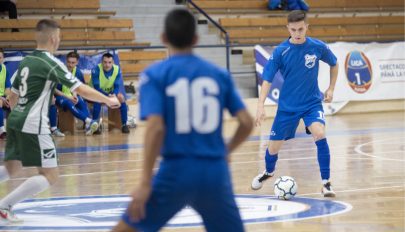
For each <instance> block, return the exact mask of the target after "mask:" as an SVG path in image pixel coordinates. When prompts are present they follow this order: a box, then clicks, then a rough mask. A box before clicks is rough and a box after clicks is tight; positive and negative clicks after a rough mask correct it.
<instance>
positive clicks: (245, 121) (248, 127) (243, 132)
mask: <svg viewBox="0 0 405 232" xmlns="http://www.w3.org/2000/svg"><path fill="white" fill-rule="evenodd" d="M236 120H238V122H239V126H238V128H237V129H236V131H235V134H234V135H233V136H232V138H231V140H230V142H229V143H228V153H232V152H233V151H234V150H235V149H236V148H237V147H238V146H239V145H240V144H241V143H242V142H243V141H245V139H246V138H247V137H248V136H249V134H250V132H251V131H252V128H253V118H252V116H251V115H250V114H249V112H248V111H247V110H246V109H243V110H240V111H239V112H238V113H236Z"/></svg>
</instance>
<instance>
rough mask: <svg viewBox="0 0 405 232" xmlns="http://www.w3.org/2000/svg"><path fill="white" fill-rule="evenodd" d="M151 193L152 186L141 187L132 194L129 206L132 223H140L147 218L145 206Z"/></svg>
mask: <svg viewBox="0 0 405 232" xmlns="http://www.w3.org/2000/svg"><path fill="white" fill-rule="evenodd" d="M150 193H151V186H150V185H141V186H139V187H138V188H137V189H135V191H134V192H132V194H131V196H132V201H131V203H129V206H128V214H129V217H130V219H131V221H134V222H138V221H139V220H141V219H143V218H145V204H146V201H147V200H148V199H149V196H150Z"/></svg>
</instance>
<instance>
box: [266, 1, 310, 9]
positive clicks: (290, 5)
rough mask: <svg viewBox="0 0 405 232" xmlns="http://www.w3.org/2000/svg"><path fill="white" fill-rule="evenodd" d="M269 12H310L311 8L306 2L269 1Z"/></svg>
mask: <svg viewBox="0 0 405 232" xmlns="http://www.w3.org/2000/svg"><path fill="white" fill-rule="evenodd" d="M268 8H269V10H289V11H290V10H303V11H308V10H309V6H308V4H307V3H306V2H305V0H269V3H268Z"/></svg>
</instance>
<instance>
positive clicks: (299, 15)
mask: <svg viewBox="0 0 405 232" xmlns="http://www.w3.org/2000/svg"><path fill="white" fill-rule="evenodd" d="M287 21H288V23H296V22H301V21H305V22H306V21H307V13H306V12H305V11H302V10H293V11H291V12H290V13H289V14H288V17H287Z"/></svg>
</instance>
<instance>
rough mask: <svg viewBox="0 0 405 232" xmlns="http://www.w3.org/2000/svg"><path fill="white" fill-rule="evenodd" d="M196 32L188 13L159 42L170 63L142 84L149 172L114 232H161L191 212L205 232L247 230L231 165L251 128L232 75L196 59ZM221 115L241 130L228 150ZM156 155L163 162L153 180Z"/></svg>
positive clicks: (171, 19)
mask: <svg viewBox="0 0 405 232" xmlns="http://www.w3.org/2000/svg"><path fill="white" fill-rule="evenodd" d="M195 31H196V23H195V19H194V17H193V15H192V14H191V13H190V12H189V11H187V10H185V9H175V10H173V11H171V12H170V13H169V14H168V15H167V16H166V19H165V29H164V33H163V35H162V40H163V42H164V43H165V44H166V45H167V46H168V48H169V52H170V57H169V58H168V59H167V60H164V61H162V62H160V63H157V64H155V65H152V66H151V67H150V68H148V69H147V70H146V71H145V72H144V73H143V74H142V76H141V87H140V115H141V119H143V120H146V130H145V131H146V132H145V133H146V134H145V140H144V142H145V144H144V145H145V146H144V168H143V172H142V174H141V180H140V183H139V186H138V187H137V188H136V189H135V190H134V191H133V193H132V197H133V199H132V202H131V203H130V204H129V206H128V209H127V211H126V212H125V214H124V215H123V217H122V220H121V221H120V222H119V223H118V225H117V226H116V228H115V229H114V231H115V232H121V231H158V230H159V229H160V228H161V227H162V226H164V225H165V224H166V222H167V221H168V220H169V219H170V218H171V217H173V216H174V215H175V214H176V213H177V212H178V211H180V210H181V209H182V208H183V207H185V206H187V205H188V206H190V207H192V208H193V209H195V210H196V212H197V213H199V214H200V215H201V217H202V219H203V221H204V225H205V228H206V230H207V231H232V232H238V231H243V230H244V228H243V224H242V221H241V217H240V214H239V210H238V208H237V205H236V203H235V199H234V194H233V190H232V184H231V177H230V173H229V168H228V162H229V154H230V153H231V152H232V151H233V150H234V149H235V148H236V147H238V146H239V145H240V144H241V143H242V142H243V141H244V140H245V139H246V137H247V136H248V135H249V133H250V131H251V129H252V127H253V121H252V118H251V116H250V115H249V113H248V112H247V110H246V109H245V106H244V104H243V102H242V100H241V98H240V96H239V94H238V93H237V91H236V87H235V85H234V84H233V81H232V78H231V76H230V74H229V73H228V72H227V71H225V70H222V69H220V68H218V67H216V66H215V65H213V64H211V63H209V62H207V61H205V60H203V59H201V58H200V57H198V56H196V55H194V54H193V53H192V46H193V45H195V44H196V42H197V35H196V34H195ZM224 109H227V110H228V111H229V112H230V113H231V114H232V115H233V116H235V117H236V119H237V121H238V123H239V125H238V128H237V130H236V132H235V134H234V136H233V137H232V138H231V139H230V141H229V143H228V144H227V145H226V144H225V142H224V139H223V137H222V120H223V110H224ZM159 153H160V154H161V156H162V160H161V161H160V167H159V170H158V171H157V173H156V175H154V174H153V168H154V164H155V161H156V159H157V156H158V155H159Z"/></svg>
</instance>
